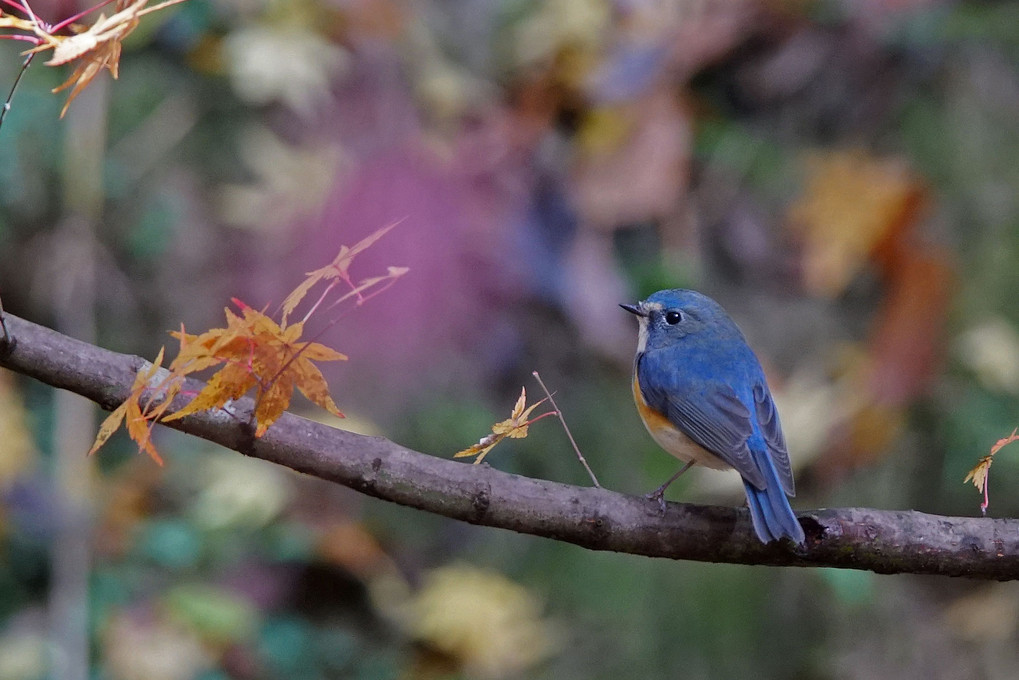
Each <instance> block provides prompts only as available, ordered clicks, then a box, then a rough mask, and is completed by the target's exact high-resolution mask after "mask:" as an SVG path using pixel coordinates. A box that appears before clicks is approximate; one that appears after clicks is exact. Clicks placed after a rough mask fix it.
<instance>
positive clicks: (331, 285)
mask: <svg viewBox="0 0 1019 680" xmlns="http://www.w3.org/2000/svg"><path fill="white" fill-rule="evenodd" d="M336 283H337V282H336V279H333V280H332V281H330V282H329V285H328V286H326V289H325V290H324V291H322V294H321V295H319V296H318V300H315V304H313V305H312V306H311V309H309V310H308V313H307V314H305V315H304V318H303V319H301V322H302V323H303V322H306V321H307V320H308V319H310V318H311V315H312V314H314V313H315V310H316V309H318V307H319V305H321V304H322V303H323V302H324V301H325V299H326V295H328V294H329V291H331V290H332V289H333V288H335V287H336Z"/></svg>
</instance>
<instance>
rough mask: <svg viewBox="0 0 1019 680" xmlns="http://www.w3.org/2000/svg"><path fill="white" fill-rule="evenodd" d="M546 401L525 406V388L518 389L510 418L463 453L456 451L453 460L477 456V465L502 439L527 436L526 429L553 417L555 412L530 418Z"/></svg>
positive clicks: (498, 424)
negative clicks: (548, 417) (518, 393)
mask: <svg viewBox="0 0 1019 680" xmlns="http://www.w3.org/2000/svg"><path fill="white" fill-rule="evenodd" d="M546 401H547V399H542V400H541V401H538V402H535V403H533V404H531V405H530V406H527V391H526V389H525V388H523V387H521V388H520V397H519V398H518V399H517V403H516V404H515V405H514V406H513V411H512V412H511V413H510V417H509V418H507V419H506V420H501V421H499V422H498V423H496V424H495V425H493V426H492V433H491V434H488V435H485V436H484V437H482V438H481V441H479V442H478V443H477V444H474V445H472V446H469V447H467V448H466V449H464V450H463V451H457V452H456V453H454V454H453V457H454V458H466V457H468V456H477V458H475V459H474V464H475V465H477V464H478V463H480V462H481V461H483V460H484V459H485V456H487V455H488V452H489V451H491V450H492V449H493V448H495V445H496V444H498V443H499V442H501V441H502V440H503V439H505V438H507V437H509V438H510V439H523V438H524V437H526V436H527V428H528V427H529V426H530V425H531V424H533V423H535V422H537V421H539V420H541V419H542V418H545V417H547V416H552V415H555V414H556V412H555V411H549V412H547V413H542V414H541V415H540V416H537V417H535V418H530V416H531V412H532V411H533V410H534V409H536V408H538V406H540V405H541V404H543V403H545V402H546Z"/></svg>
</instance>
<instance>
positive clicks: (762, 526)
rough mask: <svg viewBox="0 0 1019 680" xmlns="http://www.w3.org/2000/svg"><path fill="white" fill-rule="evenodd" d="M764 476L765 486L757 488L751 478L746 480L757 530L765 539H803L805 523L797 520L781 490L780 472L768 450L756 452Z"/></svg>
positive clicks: (762, 538)
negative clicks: (801, 524)
mask: <svg viewBox="0 0 1019 680" xmlns="http://www.w3.org/2000/svg"><path fill="white" fill-rule="evenodd" d="M754 457H755V458H756V459H757V462H758V465H759V466H760V468H761V471H762V472H763V473H764V479H765V481H766V482H767V484H768V487H767V488H766V489H763V490H762V489H758V488H757V487H756V486H754V485H753V484H751V483H750V482H748V481H746V480H743V486H745V487H746V490H747V505H749V506H750V517H751V518H752V519H753V521H754V531H755V532H756V533H757V537H758V538H760V539H761V542H762V543H768V542H769V541H777V540H778V539H780V538H782V537H783V536H787V537H789V538H790V539H792V541H793V542H794V543H797V544H799V543H803V541H804V536H803V527H801V526H800V523H799V522H798V521H796V515H795V514H793V509H792V508H791V507H790V506H789V498H788V497H786V495H785V491H783V490H782V484H781V482H779V481H778V473H777V472H775V466H774V464H773V463H772V462H771V458H770V457H769V456H768V455H767V454H763V455H755V456H754Z"/></svg>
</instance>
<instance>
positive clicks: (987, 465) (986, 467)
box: [962, 427, 1019, 515]
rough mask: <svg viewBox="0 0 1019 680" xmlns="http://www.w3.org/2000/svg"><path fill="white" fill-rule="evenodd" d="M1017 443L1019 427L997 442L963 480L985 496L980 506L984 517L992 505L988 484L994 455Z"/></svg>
mask: <svg viewBox="0 0 1019 680" xmlns="http://www.w3.org/2000/svg"><path fill="white" fill-rule="evenodd" d="M1015 441H1019V427H1017V428H1015V429H1014V430H1012V434H1010V435H1008V436H1007V437H1002V438H1001V439H999V440H998V441H996V442H995V443H994V446H992V447H991V451H990V453H988V454H987V455H986V456H984V457H983V458H981V459H980V460H979V461H978V462H977V464H976V467H974V468H973V469H972V470H970V471H969V472H967V473H966V478H965V479H963V480H962V483H963V484H965V483H966V482H973V486H975V487H976V488H977V490H978V491H980V493H982V494H984V500H983V502H982V503H981V504H980V512H981V513H982V514H984V515H986V514H987V506H988V505H990V502H991V501H990V498H989V496H988V490H987V484H988V481H989V478H990V473H991V463H993V462H994V454H996V453H997V452H998V451H1001V450H1002V449H1003V448H1004V447H1006V446H1008V445H1009V444H1011V443H1012V442H1015Z"/></svg>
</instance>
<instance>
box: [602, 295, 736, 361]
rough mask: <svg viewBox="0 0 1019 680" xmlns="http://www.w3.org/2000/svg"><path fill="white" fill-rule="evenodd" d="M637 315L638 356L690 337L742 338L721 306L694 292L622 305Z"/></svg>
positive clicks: (710, 338) (711, 338) (713, 338)
mask: <svg viewBox="0 0 1019 680" xmlns="http://www.w3.org/2000/svg"><path fill="white" fill-rule="evenodd" d="M620 307H622V308H623V309H625V310H626V311H628V312H630V313H632V314H635V315H637V320H638V321H639V322H640V333H639V336H638V340H637V352H638V353H642V352H645V351H648V350H654V349H660V348H663V347H669V346H672V345H673V344H675V343H677V342H679V341H681V340H683V339H685V338H689V337H690V336H697V337H698V339H703V340H709V341H710V340H718V339H722V338H728V337H732V336H733V334H735V336H736V337H739V338H741V339H742V337H743V334H742V333H741V332H740V330H739V328H738V327H737V326H736V324H735V323H734V322H733V320H732V319H730V318H729V315H728V314H726V313H725V310H724V309H722V306H721V305H720V304H718V303H717V302H715V301H714V300H712V299H711V298H709V297H708V296H706V295H702V294H700V293H698V292H696V291H693V290H684V289H682V288H673V289H671V290H660V291H658V292H657V293H654V294H653V295H651V296H649V297H648V298H647V299H646V300H642V301H641V302H638V303H637V304H633V305H620Z"/></svg>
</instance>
